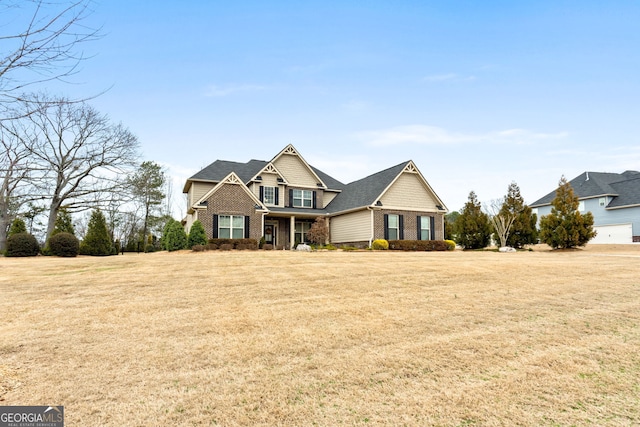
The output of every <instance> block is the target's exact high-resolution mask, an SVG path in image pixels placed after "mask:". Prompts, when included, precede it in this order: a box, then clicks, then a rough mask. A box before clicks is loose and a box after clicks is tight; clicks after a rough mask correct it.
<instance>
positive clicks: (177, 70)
mask: <svg viewBox="0 0 640 427" xmlns="http://www.w3.org/2000/svg"><path fill="white" fill-rule="evenodd" d="M92 9H93V12H92V13H91V15H90V16H89V18H88V19H87V21H86V22H85V23H86V24H87V25H89V26H92V27H94V28H96V27H101V32H102V34H103V37H102V38H100V39H99V40H97V41H92V42H90V43H88V44H85V45H84V46H83V50H84V54H85V55H86V56H87V59H86V60H85V61H83V62H82V64H81V66H80V68H79V70H78V73H77V74H76V75H74V76H73V77H72V83H73V84H64V85H62V84H61V85H60V87H58V86H55V85H52V86H51V87H50V90H51V91H54V92H55V91H62V92H63V93H65V94H66V95H68V96H71V97H73V96H80V97H83V96H84V97H86V96H93V95H96V94H101V95H99V96H97V97H95V99H93V100H91V101H90V103H91V104H92V105H93V106H94V107H96V108H97V109H98V110H99V111H100V112H102V113H106V114H108V115H109V117H110V118H111V119H112V120H114V121H116V122H122V123H123V124H124V125H125V126H127V127H128V128H129V129H130V130H131V131H132V132H133V133H134V134H135V135H137V137H138V138H139V140H140V143H141V147H142V151H143V158H144V160H151V161H155V162H157V163H159V164H161V165H163V166H164V167H165V168H166V170H167V173H168V174H169V176H170V177H171V179H172V180H173V182H174V185H173V193H175V194H174V199H175V202H174V211H175V212H176V217H179V216H181V215H183V214H184V212H185V208H186V203H185V202H184V198H183V197H182V194H181V192H182V188H183V186H184V182H185V180H186V179H187V178H188V177H189V176H191V175H193V174H194V173H196V172H197V171H198V170H200V169H201V168H203V167H205V166H207V165H208V164H210V163H212V162H213V161H215V160H217V159H223V160H232V161H239V162H246V161H249V160H251V159H259V160H270V159H272V158H273V157H274V156H275V155H276V154H278V153H279V152H280V150H282V149H283V148H284V147H285V146H287V145H288V144H293V145H294V146H295V147H296V149H297V150H298V151H299V153H300V154H301V155H302V156H303V157H304V159H305V160H306V161H307V162H308V163H310V164H311V165H313V166H315V167H317V168H318V169H320V170H322V171H324V172H326V173H328V174H329V175H331V176H333V177H334V178H336V179H338V180H340V181H342V182H344V183H348V182H351V181H354V180H357V179H360V178H364V177H365V176H367V175H370V174H372V173H375V172H378V171H380V170H383V169H386V168H388V167H391V166H394V165H396V164H399V163H401V162H404V161H407V160H413V161H414V162H415V164H416V165H417V167H418V169H419V170H420V171H421V173H422V174H423V176H424V177H425V178H426V180H427V181H428V182H429V184H430V185H431V187H432V188H433V189H434V190H435V192H436V193H437V195H438V196H439V197H440V199H441V200H442V201H443V202H444V203H445V204H446V206H447V208H448V209H449V210H450V211H455V210H460V209H461V208H462V207H463V206H464V204H465V203H466V202H467V200H468V196H469V193H470V192H471V191H474V192H475V193H476V194H477V197H478V199H479V200H480V201H481V202H484V203H489V202H491V201H492V200H495V199H498V198H500V197H503V196H504V195H505V194H506V192H507V189H508V187H509V184H510V183H511V182H516V183H517V184H518V185H519V187H520V190H521V194H522V196H523V197H524V199H525V202H527V203H532V202H534V201H535V200H537V199H539V198H541V197H543V196H544V195H546V194H547V193H549V192H550V191H553V190H554V189H555V188H556V187H557V183H558V181H559V179H560V178H561V177H562V176H563V175H564V176H566V177H567V178H568V179H572V178H574V177H576V176H577V175H579V174H580V173H582V172H584V171H598V172H623V171H625V170H629V169H632V170H640V102H639V100H640V27H639V26H638V22H640V2H637V1H616V0H612V1H608V2H603V1H591V0H580V1H563V0H549V1H547V0H540V1H491V0H486V1H481V2H480V1H461V0H449V1H445V0H442V1H430V0H421V1H408V0H407V1H402V0H400V1H393V2H390V1H376V0H370V1H333V0H323V1H314V0H311V1H241V0H239V1H213V0H212V1H186V0H185V1H180V2H178V1H162V0H156V1H154V2H146V1H145V2H142V1H133V0H126V1H124V0H108V1H107V0H97V1H95V2H94V3H93V4H92Z"/></svg>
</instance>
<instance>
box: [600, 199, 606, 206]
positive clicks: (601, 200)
mask: <svg viewBox="0 0 640 427" xmlns="http://www.w3.org/2000/svg"><path fill="white" fill-rule="evenodd" d="M606 204H607V198H606V197H600V206H605V205H606Z"/></svg>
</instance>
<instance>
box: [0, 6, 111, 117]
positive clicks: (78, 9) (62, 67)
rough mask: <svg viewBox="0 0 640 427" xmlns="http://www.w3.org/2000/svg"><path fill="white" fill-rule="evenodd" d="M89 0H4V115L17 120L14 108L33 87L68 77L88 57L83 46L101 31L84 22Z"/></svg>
mask: <svg viewBox="0 0 640 427" xmlns="http://www.w3.org/2000/svg"><path fill="white" fill-rule="evenodd" d="M90 4H91V1H90V0H75V1H74V0H72V1H64V2H63V1H56V0H46V1H45V0H0V50H1V51H2V54H0V115H1V116H2V119H3V120H6V119H11V118H15V117H16V116H15V115H13V114H14V113H15V112H16V110H13V109H11V106H12V105H13V104H14V103H16V102H17V101H23V100H24V95H23V92H25V91H26V89H27V88H29V87H33V86H34V85H38V84H42V83H46V82H51V81H53V80H65V79H66V78H68V77H70V76H72V75H73V74H75V73H76V72H77V67H78V64H79V63H80V62H81V61H82V60H83V59H84V58H85V56H84V54H83V52H81V51H79V48H80V47H81V45H82V44H83V43H84V42H87V41H91V40H96V39H98V38H99V37H100V36H99V30H93V29H90V28H89V27H88V26H86V24H85V23H84V21H85V20H86V18H87V17H88V16H89V14H90V12H91V11H90V9H89V5H90Z"/></svg>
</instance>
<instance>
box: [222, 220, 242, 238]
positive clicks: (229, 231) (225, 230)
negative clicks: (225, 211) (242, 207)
mask: <svg viewBox="0 0 640 427" xmlns="http://www.w3.org/2000/svg"><path fill="white" fill-rule="evenodd" d="M244 226H245V217H244V216H242V215H218V237H219V238H221V239H242V238H244V237H245V232H244V231H245V230H244V228H245V227H244Z"/></svg>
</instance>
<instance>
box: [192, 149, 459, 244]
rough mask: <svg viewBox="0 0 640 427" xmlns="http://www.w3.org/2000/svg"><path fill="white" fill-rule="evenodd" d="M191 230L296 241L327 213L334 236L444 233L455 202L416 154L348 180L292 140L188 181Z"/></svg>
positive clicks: (350, 240)
mask: <svg viewBox="0 0 640 427" xmlns="http://www.w3.org/2000/svg"><path fill="white" fill-rule="evenodd" d="M183 193H187V200H188V202H187V203H188V210H187V216H186V217H185V219H184V220H183V224H184V225H185V229H186V230H187V232H188V231H189V229H190V228H191V224H193V222H194V221H195V220H200V222H201V223H202V225H203V226H204V229H205V231H206V233H207V236H208V237H209V238H253V239H256V240H259V239H260V238H262V237H264V238H265V241H266V243H270V244H273V245H274V246H275V247H277V248H286V249H290V248H292V247H293V246H295V244H296V243H300V242H306V241H307V240H308V239H307V237H306V233H307V231H309V229H310V228H311V225H312V224H313V222H314V221H315V219H316V218H317V217H319V216H322V217H326V218H328V219H329V230H330V241H331V242H332V243H334V244H342V245H346V244H349V245H355V246H362V247H364V246H369V245H370V244H371V242H372V241H373V240H375V239H383V238H384V239H387V240H396V239H399V240H403V239H407V240H433V239H437V240H442V239H444V215H445V214H446V213H447V208H446V207H445V205H444V203H443V202H442V200H440V198H439V197H438V196H437V195H436V193H435V192H434V191H433V189H432V188H431V186H430V185H429V183H428V182H427V181H426V180H425V179H424V177H423V176H422V174H421V173H420V171H419V170H418V168H417V167H416V165H415V164H414V163H413V161H407V162H404V163H401V164H399V165H396V166H394V167H391V168H389V169H386V170H383V171H381V172H378V173H376V174H373V175H371V176H368V177H366V178H363V179H361V180H359V181H355V182H352V183H350V184H343V183H341V182H340V181H338V180H336V179H334V178H332V177H330V176H329V175H327V174H326V173H324V172H322V171H320V170H318V169H316V168H314V167H313V166H311V165H309V164H308V163H307V162H306V161H305V160H304V159H303V158H302V156H301V155H300V154H299V153H298V151H297V150H296V149H295V148H294V147H293V146H292V145H288V146H287V147H285V148H284V149H283V150H282V151H281V152H280V153H278V154H277V155H276V156H275V157H274V158H273V159H272V160H271V161H262V160H250V161H249V162H247V163H238V162H230V161H224V160H216V161H215V162H213V163H212V164H210V165H209V166H207V167H206V168H204V169H202V170H201V171H200V172H198V173H196V174H195V175H193V176H192V177H191V178H189V179H188V180H187V182H186V183H185V186H184V189H183Z"/></svg>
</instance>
